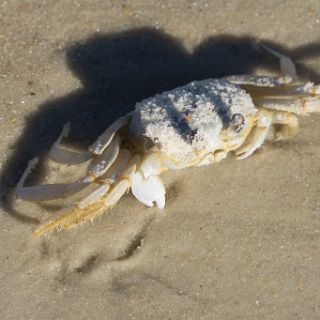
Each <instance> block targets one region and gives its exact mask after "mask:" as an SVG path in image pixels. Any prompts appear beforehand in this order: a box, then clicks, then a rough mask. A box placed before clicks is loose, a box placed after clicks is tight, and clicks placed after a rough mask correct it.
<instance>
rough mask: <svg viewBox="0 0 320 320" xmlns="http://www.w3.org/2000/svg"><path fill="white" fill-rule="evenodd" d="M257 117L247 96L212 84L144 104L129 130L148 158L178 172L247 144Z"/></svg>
mask: <svg viewBox="0 0 320 320" xmlns="http://www.w3.org/2000/svg"><path fill="white" fill-rule="evenodd" d="M256 113H257V108H256V107H255V106H254V104H253V101H252V99H251V97H250V95H249V94H248V93H247V92H246V91H245V90H243V89H241V88H240V87H239V86H237V85H234V84H232V83H230V82H228V81H226V80H223V79H208V80H203V81H194V82H191V83H190V84H188V85H185V86H183V87H179V88H176V89H174V90H172V91H167V92H163V93H162V94H159V95H156V96H155V97H152V98H149V99H146V100H143V101H142V102H140V103H138V104H137V105H136V108H135V111H134V113H133V115H132V120H131V122H130V126H129V130H130V132H132V133H133V135H134V137H135V139H136V140H137V141H138V143H136V144H137V145H139V146H140V147H141V148H142V149H143V151H144V152H150V150H152V151H158V152H159V153H161V154H162V155H163V157H164V158H168V159H170V160H172V162H173V163H174V164H175V166H174V167H173V166H172V165H170V161H166V163H167V164H168V166H169V168H170V169H175V168H176V167H187V166H190V165H194V164H196V163H199V162H200V161H201V160H203V159H204V158H206V157H207V158H208V155H210V154H211V155H212V154H214V153H216V152H219V151H224V152H228V151H230V150H232V149H233V148H235V147H236V146H237V145H239V144H241V142H242V141H243V140H244V139H245V137H246V136H247V133H248V131H249V130H248V129H250V128H251V123H252V119H253V116H254V115H255V114H256ZM237 115H241V116H242V117H243V120H242V126H241V130H236V128H235V127H234V126H233V124H234V123H233V121H232V120H234V119H235V116H237ZM203 164H205V163H203ZM206 164H208V163H206Z"/></svg>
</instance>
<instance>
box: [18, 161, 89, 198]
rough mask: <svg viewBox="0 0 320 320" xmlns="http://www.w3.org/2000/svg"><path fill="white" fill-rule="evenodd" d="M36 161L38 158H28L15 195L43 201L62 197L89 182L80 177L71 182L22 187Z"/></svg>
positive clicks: (85, 185) (76, 190)
mask: <svg viewBox="0 0 320 320" xmlns="http://www.w3.org/2000/svg"><path fill="white" fill-rule="evenodd" d="M38 161H39V159H38V158H34V159H32V160H30V161H29V163H28V166H27V168H26V170H25V171H24V173H23V175H22V176H21V178H20V180H19V182H18V184H17V187H16V195H17V197H18V198H19V199H22V200H28V201H45V200H52V199H56V198H62V197H66V196H68V195H71V194H74V193H76V192H79V191H80V190H82V189H84V188H85V187H87V186H88V184H89V183H88V182H85V181H83V179H80V180H77V181H75V182H72V183H57V184H47V185H40V186H32V187H24V183H25V180H26V179H27V177H28V176H29V174H30V173H31V171H32V170H33V168H34V167H35V166H36V164H37V163H38Z"/></svg>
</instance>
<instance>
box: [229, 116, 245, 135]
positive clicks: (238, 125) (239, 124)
mask: <svg viewBox="0 0 320 320" xmlns="http://www.w3.org/2000/svg"><path fill="white" fill-rule="evenodd" d="M244 125H245V120H244V116H243V115H242V114H241V113H235V114H234V115H233V116H232V118H231V120H230V128H231V129H232V131H234V132H236V133H238V132H240V131H241V130H242V129H243V127H244Z"/></svg>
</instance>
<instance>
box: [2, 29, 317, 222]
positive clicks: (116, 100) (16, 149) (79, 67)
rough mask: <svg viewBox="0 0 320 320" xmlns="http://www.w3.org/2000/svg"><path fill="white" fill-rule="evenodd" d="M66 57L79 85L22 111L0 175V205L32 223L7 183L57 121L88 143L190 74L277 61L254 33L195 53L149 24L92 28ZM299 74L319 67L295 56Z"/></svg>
mask: <svg viewBox="0 0 320 320" xmlns="http://www.w3.org/2000/svg"><path fill="white" fill-rule="evenodd" d="M267 43H269V44H270V45H271V46H272V47H274V48H275V49H278V50H279V51H281V52H283V53H285V54H287V55H289V56H291V57H292V58H293V59H295V57H297V58H303V57H305V56H307V57H313V56H315V55H317V54H318V53H319V51H320V46H319V45H315V46H314V45H313V46H304V47H299V48H296V49H294V50H291V51H290V50H288V49H287V48H285V47H284V46H282V45H280V44H277V43H271V42H267ZM65 55H66V60H67V65H68V67H69V68H70V69H71V71H72V72H73V74H74V75H75V76H76V77H78V78H79V80H80V81H81V84H82V87H81V88H80V89H78V90H75V91H74V92H72V93H70V94H68V95H66V96H63V97H60V98H57V99H54V100H51V101H48V102H46V103H44V104H42V105H40V106H39V108H37V111H35V112H33V113H32V114H30V115H28V116H27V122H26V126H25V128H24V132H23V134H22V135H21V137H20V138H19V139H18V141H15V143H14V145H13V146H12V152H11V156H10V158H9V159H8V161H7V162H6V163H5V164H4V166H3V169H2V172H1V175H0V181H1V182H0V183H1V184H0V189H1V190H2V194H5V195H4V196H3V197H2V198H1V205H2V207H3V208H4V209H5V211H6V212H8V213H9V214H11V216H12V217H14V218H16V219H18V220H20V221H22V222H25V223H37V219H34V218H31V217H28V216H26V215H24V214H22V213H20V212H17V211H16V210H15V209H14V208H13V206H12V201H11V197H10V196H8V195H9V194H10V192H9V190H11V189H12V188H13V187H14V186H15V184H16V183H17V181H18V179H19V177H20V176H21V174H22V172H23V170H24V168H25V167H26V164H27V162H28V160H30V159H31V158H33V157H36V156H38V155H41V154H43V153H44V152H45V151H47V150H48V149H49V148H50V145H52V144H53V142H54V141H55V139H56V138H57V136H58V135H59V133H60V131H61V128H62V126H63V125H64V124H65V123H66V122H68V121H71V123H72V130H71V133H70V137H69V141H70V142H71V143H73V142H74V143H77V144H80V145H82V146H83V147H86V146H88V145H89V144H90V143H91V142H93V141H94V140H95V138H96V137H97V136H98V135H99V134H101V132H102V131H103V130H104V129H105V128H106V127H107V126H108V125H109V124H110V123H111V122H113V121H114V120H115V119H117V118H118V117H119V116H121V115H124V114H125V113H127V112H129V111H131V110H132V109H133V108H134V106H135V103H136V102H137V101H140V100H142V99H144V98H147V97H149V96H152V95H154V94H156V93H159V92H162V91H165V90H170V89H172V88H175V87H177V86H180V85H183V84H186V83H188V82H190V81H192V80H200V79H206V78H220V77H223V76H227V75H235V74H249V73H252V72H253V71H254V69H255V68H257V67H259V66H263V67H266V68H268V69H272V70H273V71H274V72H277V70H278V64H277V62H275V61H274V60H272V59H268V57H266V55H265V54H262V53H261V52H259V50H257V46H256V39H253V38H251V37H237V36H232V35H229V36H215V37H210V38H207V39H206V40H205V41H203V42H202V43H201V44H200V45H199V46H197V47H196V48H195V49H194V51H193V52H192V53H189V52H188V51H187V50H186V49H185V47H184V46H183V45H182V43H181V42H180V41H179V40H178V39H175V38H174V37H172V36H170V35H168V34H166V33H164V32H162V31H159V30H155V29H151V28H139V29H134V30H130V31H125V32H119V33H113V34H105V35H103V34H95V35H93V36H92V37H90V38H88V39H86V40H84V41H81V42H79V43H75V44H72V45H69V46H67V47H66V49H65ZM298 71H299V73H300V74H302V75H303V76H305V77H307V78H308V79H311V80H313V81H316V82H319V80H320V74H319V73H316V72H315V71H313V70H311V69H308V68H307V67H305V66H303V65H300V64H298Z"/></svg>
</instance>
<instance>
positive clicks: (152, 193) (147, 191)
mask: <svg viewBox="0 0 320 320" xmlns="http://www.w3.org/2000/svg"><path fill="white" fill-rule="evenodd" d="M131 179H132V180H131V181H132V185H131V190H132V193H133V195H134V196H135V197H136V198H137V199H138V200H139V201H140V202H142V203H143V204H145V205H146V206H148V207H153V203H154V202H155V203H156V204H157V207H158V208H160V209H163V208H164V207H165V203H166V200H165V194H166V190H165V188H164V186H163V183H162V181H161V179H160V178H159V177H158V176H149V177H147V178H146V179H145V178H144V177H143V175H142V173H141V172H139V171H137V172H136V173H134V174H133V175H132V178H131Z"/></svg>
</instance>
